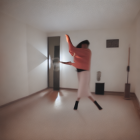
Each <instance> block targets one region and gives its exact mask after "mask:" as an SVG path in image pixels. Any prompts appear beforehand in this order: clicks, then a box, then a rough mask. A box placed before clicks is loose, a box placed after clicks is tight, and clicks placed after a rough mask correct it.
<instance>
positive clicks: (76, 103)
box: [74, 101, 79, 110]
mask: <svg viewBox="0 0 140 140" xmlns="http://www.w3.org/2000/svg"><path fill="white" fill-rule="evenodd" d="M78 103H79V101H76V102H75V105H74V110H77V108H78Z"/></svg>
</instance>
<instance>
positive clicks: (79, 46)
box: [76, 40, 90, 48]
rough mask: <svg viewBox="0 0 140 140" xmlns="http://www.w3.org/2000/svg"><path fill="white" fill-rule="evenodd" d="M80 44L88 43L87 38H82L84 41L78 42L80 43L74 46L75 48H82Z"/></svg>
mask: <svg viewBox="0 0 140 140" xmlns="http://www.w3.org/2000/svg"><path fill="white" fill-rule="evenodd" d="M82 44H87V45H89V44H90V43H89V41H88V40H84V41H82V42H80V43H79V44H78V45H77V46H76V48H82Z"/></svg>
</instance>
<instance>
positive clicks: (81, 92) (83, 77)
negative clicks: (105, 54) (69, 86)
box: [77, 71, 92, 98]
mask: <svg viewBox="0 0 140 140" xmlns="http://www.w3.org/2000/svg"><path fill="white" fill-rule="evenodd" d="M77 74H78V81H79V84H78V94H77V98H81V97H83V96H92V95H91V92H90V85H89V84H90V71H82V72H77Z"/></svg>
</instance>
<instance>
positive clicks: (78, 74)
mask: <svg viewBox="0 0 140 140" xmlns="http://www.w3.org/2000/svg"><path fill="white" fill-rule="evenodd" d="M77 76H78V90H79V86H80V73H79V72H77ZM79 96H80V95H79V91H78V93H77V100H76V101H75V105H74V110H77V108H78V103H79V100H80V97H79Z"/></svg>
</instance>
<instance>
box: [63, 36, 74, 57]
mask: <svg viewBox="0 0 140 140" xmlns="http://www.w3.org/2000/svg"><path fill="white" fill-rule="evenodd" d="M65 36H66V40H67V42H68V45H69V52H70V54H71V55H72V56H73V55H74V53H75V47H74V46H73V44H72V42H71V39H70V37H69V35H67V34H66V35H65Z"/></svg>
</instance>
